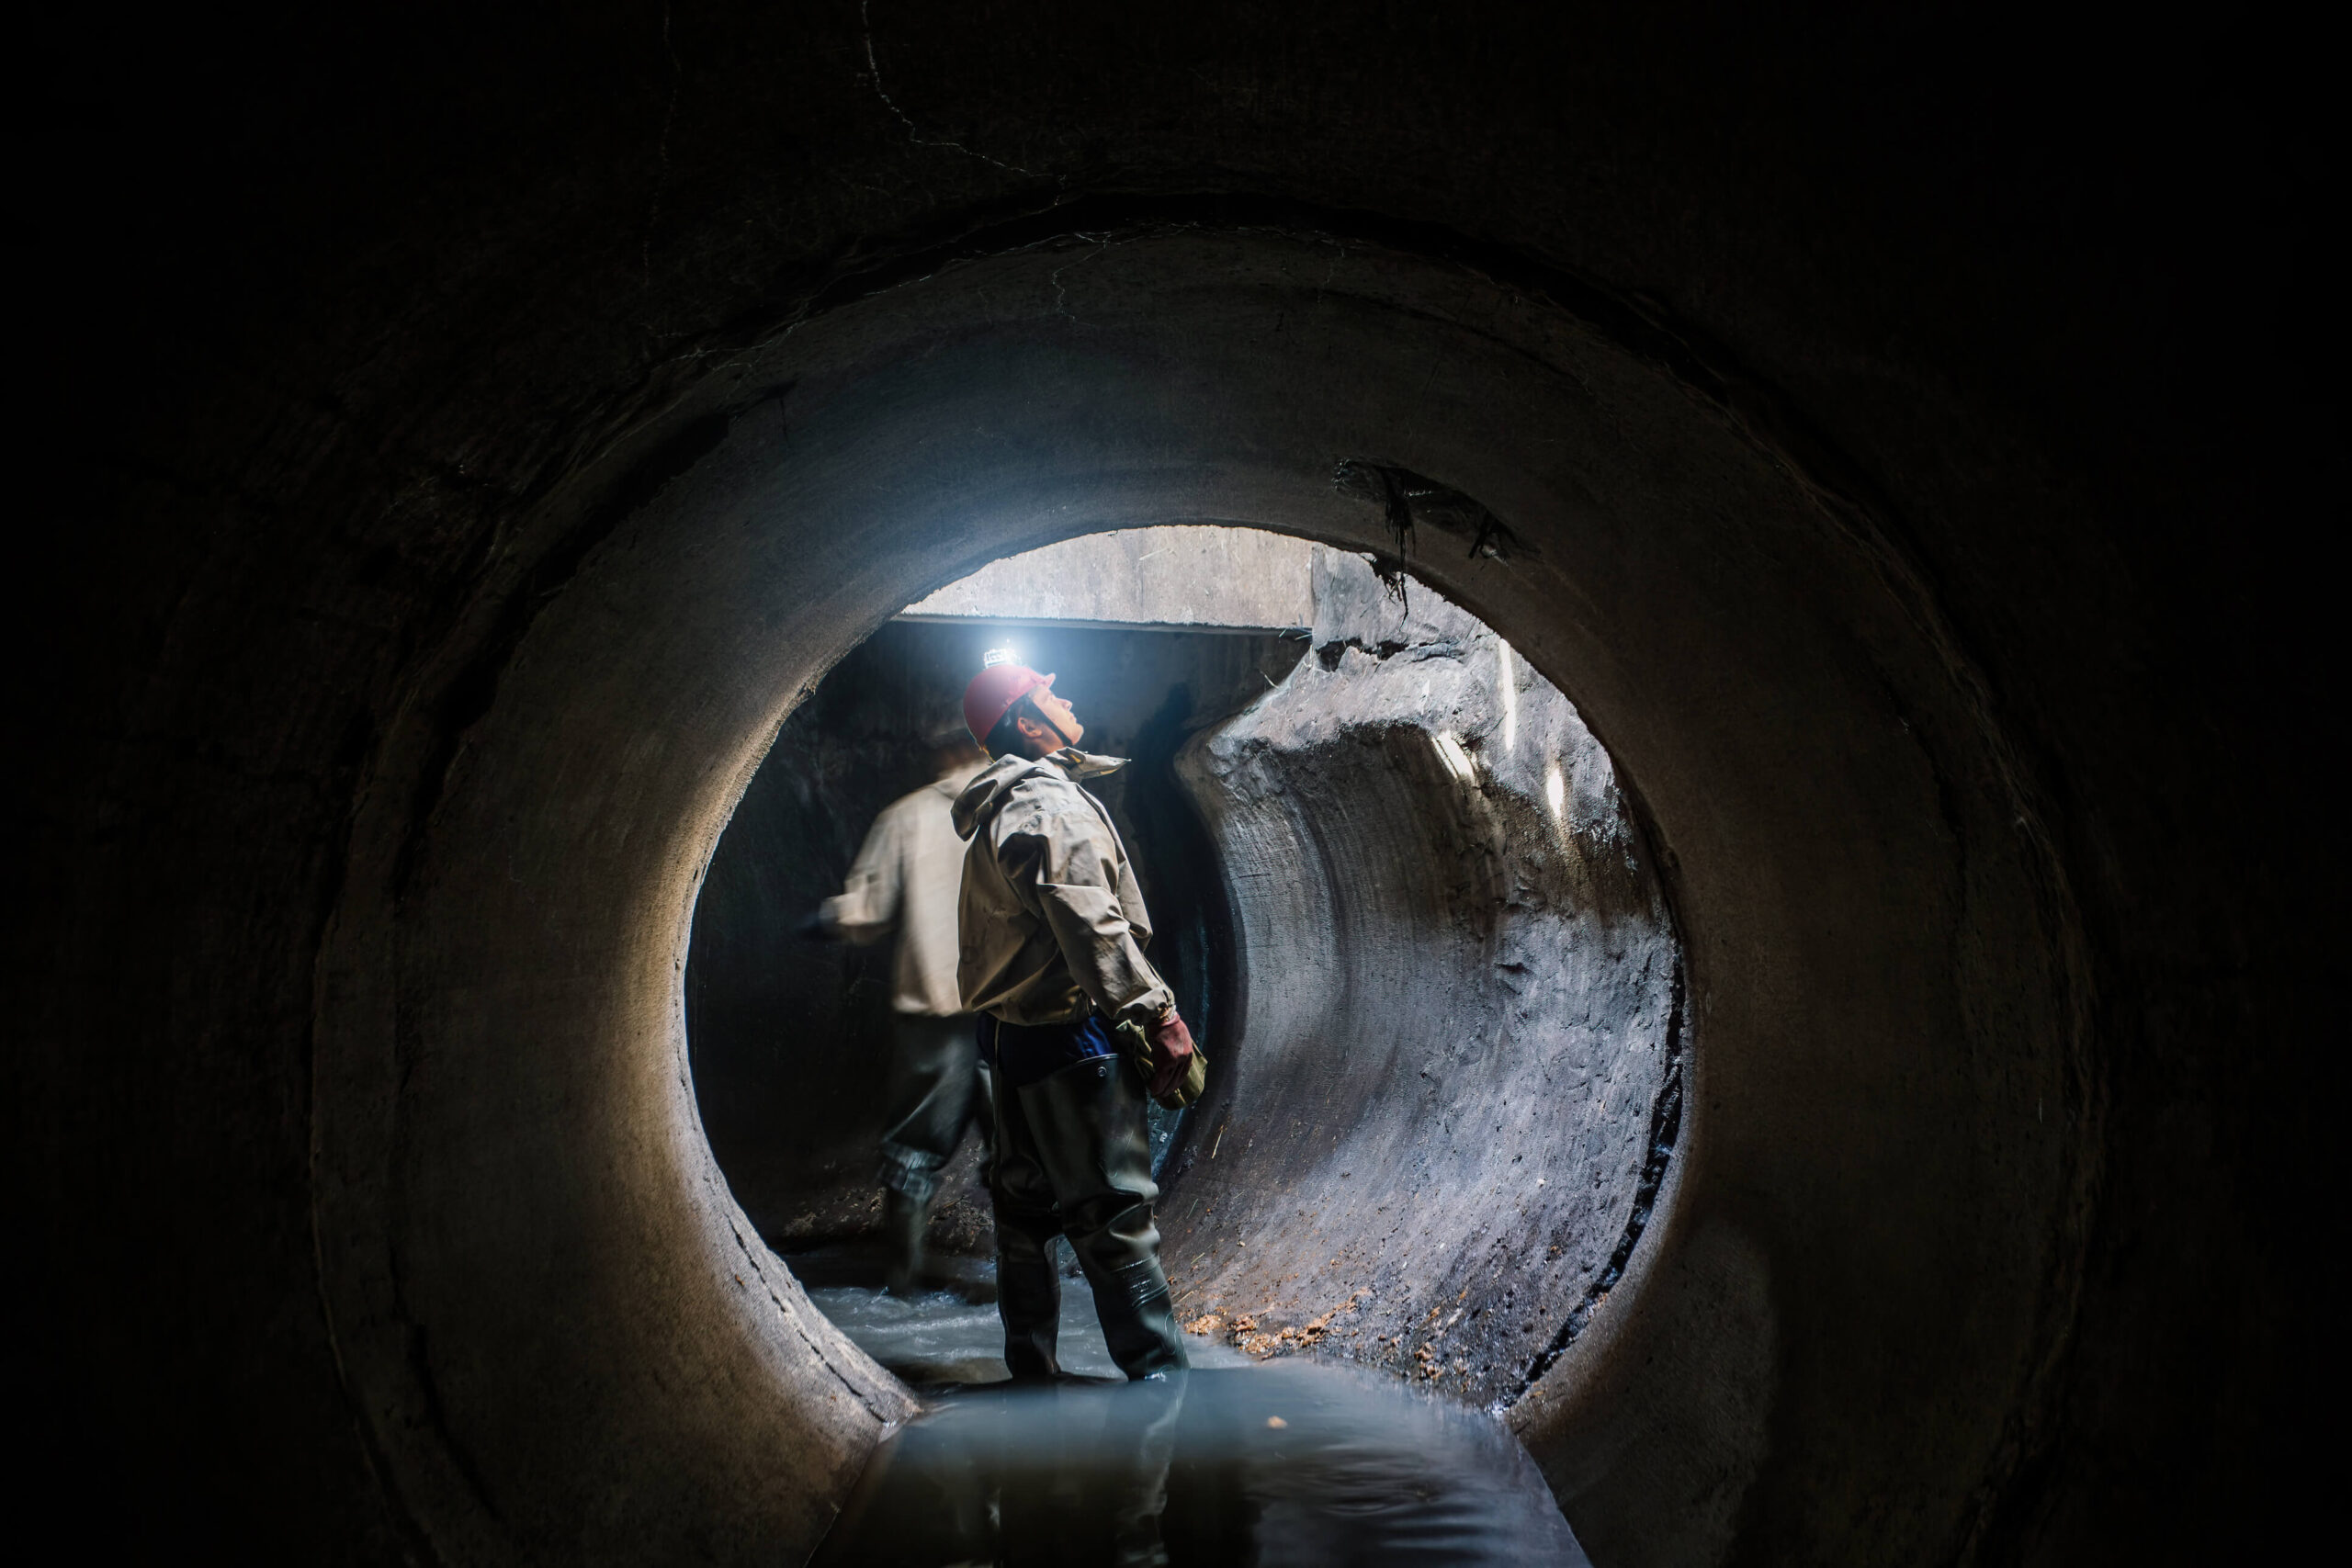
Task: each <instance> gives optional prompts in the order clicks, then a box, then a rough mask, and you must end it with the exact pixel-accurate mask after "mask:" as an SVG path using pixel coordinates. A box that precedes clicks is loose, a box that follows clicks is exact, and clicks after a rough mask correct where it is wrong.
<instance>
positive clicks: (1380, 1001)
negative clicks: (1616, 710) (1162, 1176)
mask: <svg viewBox="0 0 2352 1568" xmlns="http://www.w3.org/2000/svg"><path fill="white" fill-rule="evenodd" d="M1314 583H1315V596H1314V597H1315V604H1314V608H1315V618H1314V651H1313V654H1312V656H1311V657H1309V658H1306V659H1305V660H1300V662H1299V664H1298V666H1297V668H1296V669H1295V670H1293V671H1291V673H1290V676H1289V678H1288V679H1287V680H1285V681H1284V682H1283V684H1282V687H1281V688H1280V689H1279V690H1278V691H1275V692H1272V693H1269V694H1267V695H1266V696H1264V697H1263V698H1261V700H1260V701H1259V702H1258V703H1256V704H1255V705H1252V706H1251V707H1250V709H1249V711H1248V712H1246V713H1244V714H1242V715H1240V716H1238V717H1237V718H1235V719H1233V720H1232V721H1230V722H1229V723H1227V724H1225V725H1222V726H1220V727H1218V728H1216V729H1214V730H1211V731H1209V732H1207V733H1205V734H1204V735H1203V736H1202V737H1201V738H1200V739H1196V740H1195V741H1194V742H1193V744H1192V745H1191V746H1190V747H1188V748H1187V749H1186V750H1185V752H1184V754H1183V756H1182V769H1183V773H1184V776H1185V779H1186V781H1187V783H1188V784H1190V786H1191V788H1192V791H1193V799H1194V800H1195V801H1196V802H1197V803H1198V805H1199V807H1200V808H1201V811H1202V814H1203V816H1204V818H1205V819H1206V821H1207V822H1208V824H1209V828H1210V833H1211V836H1212V837H1213V839H1214V840H1215V841H1216V850H1217V853H1218V856H1219V859H1220V862H1221V864H1222V868H1223V871H1224V875H1225V881H1226V886H1227V889H1228V891H1229V897H1230V898H1231V901H1232V905H1233V909H1234V923H1235V927H1236V932H1237V945H1238V951H1239V953H1240V958H1241V964H1240V969H1241V973H1242V974H1243V976H1245V977H1246V986H1247V989H1246V991H1245V993H1244V996H1243V998H1241V1000H1240V1003H1239V1006H1240V1009H1241V1010H1242V1012H1243V1014H1244V1016H1243V1018H1242V1020H1241V1021H1240V1028H1239V1035H1240V1043H1241V1047H1242V1049H1241V1050H1240V1052H1239V1053H1238V1055H1235V1056H1234V1057H1232V1058H1231V1059H1230V1060H1228V1061H1225V1062H1222V1063H1220V1065H1219V1066H1220V1073H1219V1082H1218V1087H1217V1093H1216V1098H1215V1099H1214V1100H1211V1101H1209V1102H1207V1103H1206V1104H1205V1105H1204V1108H1203V1112H1202V1113H1201V1114H1200V1115H1199V1116H1198V1117H1197V1118H1196V1119H1195V1122H1194V1123H1193V1129H1192V1132H1191V1134H1190V1141H1189V1143H1188V1145H1186V1147H1185V1148H1184V1150H1183V1151H1182V1153H1181V1154H1180V1155H1179V1156H1177V1158H1176V1160H1175V1161H1174V1162H1173V1180H1172V1182H1171V1184H1170V1185H1171V1192H1170V1199H1169V1201H1168V1202H1167V1203H1166V1204H1164V1205H1163V1211H1162V1212H1163V1224H1165V1227H1166V1229H1167V1232H1168V1235H1169V1246H1170V1274H1171V1277H1172V1279H1173V1280H1174V1281H1175V1283H1176V1287H1177V1291H1178V1302H1179V1306H1180V1309H1181V1310H1182V1314H1184V1316H1185V1317H1186V1318H1187V1319H1188V1320H1189V1321H1190V1323H1191V1324H1192V1325H1193V1329H1194V1332H1196V1333H1209V1334H1216V1335H1219V1336H1224V1337H1231V1338H1232V1339H1233V1340H1234V1341H1235V1342H1236V1343H1238V1344H1240V1345H1241V1346H1243V1347H1244V1348H1247V1349H1250V1350H1251V1351H1252V1352H1254V1353H1257V1354H1260V1355H1277V1354H1283V1353H1286V1352H1289V1351H1293V1350H1299V1349H1307V1348H1315V1349H1319V1350H1321V1351H1323V1352H1325V1353H1329V1354H1337V1355H1340V1356H1343V1357H1346V1358H1348V1359H1355V1360H1362V1361H1369V1362H1373V1363H1375V1364H1380V1365H1385V1366H1388V1367H1391V1368H1393V1369H1395V1370H1396V1371H1399V1372H1401V1373H1403V1374H1405V1375H1407V1376H1408V1377H1411V1378H1413V1379H1415V1380H1416V1381H1418V1382H1425V1383H1429V1384H1432V1385H1434V1386H1436V1387H1438V1388H1441V1389H1442V1390H1444V1391H1445V1392H1446V1393H1450V1394H1453V1395H1455V1396H1457V1397H1460V1398H1463V1399H1466V1400H1468V1401H1470V1402H1472V1403H1474V1404H1482V1405H1492V1406H1495V1407H1497V1408H1508V1407H1510V1406H1512V1405H1515V1404H1518V1403H1519V1401H1520V1400H1521V1397H1522V1396H1524V1395H1527V1394H1528V1393H1530V1391H1531V1389H1532V1388H1533V1387H1535V1386H1536V1385H1537V1383H1538V1380H1539V1379H1540V1378H1541V1377H1542V1376H1543V1375H1544V1373H1545V1372H1547V1371H1550V1370H1551V1368H1552V1367H1553V1366H1554V1365H1555V1362H1556V1361H1557V1360H1558V1359H1559V1357H1560V1356H1561V1354H1562V1353H1563V1352H1564V1351H1565V1350H1566V1348H1567V1347H1568V1345H1569V1344H1570V1343H1571V1341H1572V1340H1573V1338H1574V1337H1575V1336H1576V1335H1577V1333H1578V1332H1580V1331H1581V1330H1582V1329H1583V1328H1584V1327H1585V1326H1586V1325H1587V1323H1588V1322H1589V1318H1590V1316H1591V1314H1592V1313H1593V1311H1594V1310H1595V1309H1596V1308H1597V1307H1598V1306H1599V1305H1600V1303H1602V1302H1603V1301H1604V1300H1605V1298H1606V1294H1607V1292H1608V1289H1609V1287H1611V1286H1612V1285H1614V1284H1615V1282H1616V1280H1617V1279H1618V1277H1619V1276H1620V1274H1621V1273H1622V1271H1623V1267H1624V1265H1625V1263H1626V1262H1627V1260H1628V1255H1629V1254H1630V1253H1631V1252H1632V1250H1633V1244H1634V1242H1635V1241H1636V1240H1637V1239H1638V1237H1639V1236H1640V1235H1641V1233H1642V1231H1643V1229H1644V1227H1645V1225H1646V1224H1647V1222H1648V1220H1649V1217H1650V1214H1651V1212H1652V1209H1653V1206H1654V1204H1655V1203H1656V1201H1657V1193H1658V1189H1659V1186H1660V1182H1661V1179H1663V1178H1664V1176H1665V1175H1666V1172H1667V1168H1668V1162H1667V1156H1668V1153H1669V1151H1670V1148H1671V1138H1672V1134H1673V1133H1674V1132H1675V1131H1676V1130H1678V1129H1679V1111H1680V1097H1681V1087H1682V1079H1681V1071H1680V1068H1681V1063H1680V1054H1681V1049H1682V1041H1681V1039H1680V1034H1681V1030H1682V1018H1681V1007H1682V994H1681V993H1682V972H1681V971H1682V965H1681V954H1680V951H1679V946H1678V944H1677V942H1676V940H1675V935H1674V930H1673V922H1672V920H1671V919H1670V918H1669V916H1668V911H1667V907H1666V900H1665V896H1664V894H1663V892H1662V890H1661V888H1660V886H1659V884H1658V880H1657V874H1656V871H1655V868H1654V867H1653V866H1652V864H1651V863H1650V858H1649V852H1648V850H1647V849H1646V847H1645V844H1644V842H1643V839H1642V835H1641V833H1640V831H1639V829H1637V828H1636V826H1635V824H1634V819H1633V817H1632V815H1631V813H1630V811H1629V810H1628V807H1627V804H1626V801H1625V799H1624V797H1623V795H1622V794H1621V793H1620V792H1619V790H1618V788H1617V784H1616V779H1615V774H1614V771H1613V770H1612V768H1611V765H1610V761H1609V757H1608V754H1607V753H1606V752H1605V751H1603V750H1601V748H1600V743H1599V742H1597V741H1596V740H1594V739H1593V738H1592V735H1591V733H1590V732H1589V730H1587V729H1586V728H1585V727H1584V724H1583V722H1582V721H1581V720H1580V719H1579V718H1578V717H1577V712H1576V708H1575V706H1574V705H1572V704H1570V703H1569V702H1568V700H1567V699H1566V697H1564V696H1562V695H1561V694H1560V693H1559V692H1558V690H1557V689H1555V687H1554V686H1553V685H1552V684H1551V682H1548V681H1546V680H1544V678H1543V677H1542V676H1541V675H1538V674H1537V673H1535V672H1534V671H1532V670H1531V669H1529V668H1528V666H1527V664H1526V662H1525V661H1524V660H1521V659H1518V658H1516V657H1514V655H1513V654H1512V651H1511V649H1510V647H1509V645H1508V644H1506V643H1504V642H1503V641H1502V639H1501V638H1499V637H1497V636H1496V635H1495V634H1494V633H1493V632H1492V631H1490V630H1488V629H1487V627H1485V626H1481V625H1480V624H1479V623H1478V621H1477V620H1476V618H1475V617H1473V616H1471V615H1467V614H1464V612H1463V611H1461V610H1459V609H1456V608H1455V607H1453V605H1451V604H1446V603H1445V602H1444V601H1443V600H1442V599H1441V598H1439V597H1438V596H1437V595H1436V594H1434V593H1432V592H1430V591H1429V590H1428V589H1427V588H1425V587H1422V586H1421V585H1419V584H1418V583H1412V582H1409V581H1405V580H1400V581H1398V582H1397V585H1396V587H1395V588H1394V589H1392V588H1391V587H1390V586H1389V585H1388V584H1386V583H1384V582H1383V581H1382V580H1381V579H1380V578H1378V577H1375V576H1374V572H1373V570H1372V568H1371V566H1370V565H1368V564H1367V563H1366V562H1365V560H1364V559H1363V558H1361V557H1358V556H1355V555H1351V554H1348V553H1346V552H1342V551H1338V550H1331V549H1326V548H1323V547H1317V548H1316V551H1315V574H1314ZM1660 1134H1663V1135H1662V1136H1661V1135H1660ZM1536 1397H1538V1398H1541V1397H1542V1396H1541V1394H1540V1393H1537V1394H1536Z"/></svg>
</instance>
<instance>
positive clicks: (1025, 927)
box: [953, 747, 1175, 1024]
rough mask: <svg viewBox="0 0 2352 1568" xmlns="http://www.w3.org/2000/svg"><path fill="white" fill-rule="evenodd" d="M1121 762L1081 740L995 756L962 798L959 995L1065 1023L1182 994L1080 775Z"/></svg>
mask: <svg viewBox="0 0 2352 1568" xmlns="http://www.w3.org/2000/svg"><path fill="white" fill-rule="evenodd" d="M1124 765H1125V760H1124V759H1122V758H1117V757H1094V756H1089V755H1088V754H1087V753H1085V752H1083V751H1080V750H1078V749H1077V748H1075V747H1070V748H1067V749H1065V750H1060V751H1057V752H1055V753H1054V754H1053V755H1052V756H1050V757H1046V758H1044V759H1042V760H1040V761H1031V760H1029V759H1027V758H1024V757H999V758H998V759H997V760H996V761H993V762H990V763H989V765H988V766H987V767H985V768H982V769H981V770H980V772H979V774H978V777H976V778H974V779H973V780H972V782H971V783H970V784H967V785H966V786H965V789H964V793H963V794H962V795H960V796H958V797H957V798H956V809H955V813H954V818H953V820H954V822H955V825H956V832H958V833H960V834H962V835H963V836H964V837H965V838H967V839H968V840H971V842H970V845H969V847H967V849H966V850H965V852H964V889H963V897H962V899H961V900H960V903H959V919H958V925H959V927H960V931H961V954H960V958H959V961H958V963H957V965H956V979H957V982H958V985H959V987H960V988H961V990H962V994H963V1001H964V1006H965V1007H966V1008H967V1009H969V1010H972V1011H974V1012H987V1013H992V1014H994V1015H995V1016H996V1017H997V1018H999V1019H1001V1020H1002V1021H1005V1022H1006V1023H1022V1024H1036V1023H1062V1022H1067V1021H1070V1020H1072V1019H1077V1018H1082V1017H1084V1016H1085V1015H1086V1013H1087V1012H1088V1011H1089V1010H1090V1009H1092V1010H1100V1011H1102V1012H1103V1014H1104V1015H1105V1016H1107V1017H1109V1018H1112V1019H1114V1020H1118V1021H1129V1020H1132V1021H1135V1022H1137V1023H1148V1022H1149V1021H1151V1020H1153V1019H1155V1018H1157V1017H1159V1014H1160V1013H1161V1012H1163V1011H1165V1010H1167V1009H1169V1008H1170V1007H1172V1006H1174V1005H1175V997H1174V996H1173V995H1172V994H1171V993H1170V991H1169V989H1168V987H1167V985H1166V983H1165V982H1163V981H1162V980H1161V979H1160V977H1159V971H1158V970H1156V969H1154V968H1153V967H1152V966H1151V964H1150V963H1149V962H1148V960H1147V959H1146V958H1145V957H1144V955H1143V950H1144V946H1145V944H1146V943H1148V942H1150V941H1151V916H1150V915H1149V913H1148V912H1147V911H1146V910H1145V908H1144V906H1143V890H1142V889H1141V888H1139V887H1137V886H1136V877H1135V872H1134V871H1133V869H1132V868H1130V867H1129V865H1128V863H1127V850H1126V846H1125V844H1123V843H1121V842H1120V841H1119V830H1118V829H1116V828H1114V827H1113V826H1112V824H1111V814H1110V813H1109V812H1108V811H1106V810H1104V809H1103V803H1102V802H1101V801H1099V800H1097V799H1095V798H1094V797H1093V796H1092V795H1089V794H1088V793H1087V792H1086V791H1085V790H1083V789H1081V788H1080V787H1079V783H1078V781H1079V780H1080V779H1083V778H1093V777H1097V776H1099V775H1101V774H1103V773H1109V772H1111V771H1112V770H1113V769H1114V768H1118V767H1122V766H1124Z"/></svg>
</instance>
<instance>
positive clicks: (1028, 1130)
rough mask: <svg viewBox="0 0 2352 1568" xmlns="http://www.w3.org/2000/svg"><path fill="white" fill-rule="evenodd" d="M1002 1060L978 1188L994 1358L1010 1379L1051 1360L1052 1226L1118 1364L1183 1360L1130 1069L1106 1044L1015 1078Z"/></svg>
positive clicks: (1138, 1087)
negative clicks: (986, 1223) (990, 1213)
mask: <svg viewBox="0 0 2352 1568" xmlns="http://www.w3.org/2000/svg"><path fill="white" fill-rule="evenodd" d="M981 1027H982V1029H983V1030H984V1031H989V1032H999V1031H1001V1033H1002V1034H1028V1035H1040V1034H1045V1033H1047V1032H1049V1031H1050V1032H1069V1033H1071V1034H1073V1035H1076V1034H1080V1033H1091V1034H1092V1035H1096V1036H1103V1029H1102V1025H1101V1023H1100V1021H1096V1020H1087V1021H1081V1022H1080V1023H1075V1024H1067V1025H1046V1026H1044V1027H1041V1028H1038V1029H1034V1030H1016V1029H1014V1028H1012V1026H1007V1025H999V1024H997V1023H996V1021H994V1020H988V1021H984V1022H983V1023H982V1025H981ZM1090 1043H1091V1042H1090ZM1103 1043H1104V1045H1105V1046H1106V1047H1107V1036H1104V1040H1103ZM988 1054H989V1055H996V1053H995V1052H994V1051H991V1052H989V1053H988ZM1004 1067H1005V1063H1004V1062H1003V1061H1002V1060H1000V1061H999V1064H998V1071H997V1073H996V1075H995V1077H994V1081H993V1085H992V1090H993V1093H992V1098H993V1100H994V1101H995V1110H996V1148H995V1158H994V1161H993V1163H992V1164H991V1165H990V1167H989V1196H990V1197H991V1198H992V1199H993V1200H994V1201H995V1206H996V1246H997V1265H996V1268H997V1274H996V1277H997V1311H998V1313H999V1314H1000V1315H1001V1317H1002V1318H1003V1320H1004V1341H1005V1351H1004V1359H1005V1365H1006V1366H1007V1367H1008V1368H1009V1369H1010V1370H1011V1371H1012V1375H1013V1376H1014V1377H1015V1378H1019V1379H1043V1378H1051V1377H1054V1376H1056V1375H1057V1374H1058V1373H1059V1372H1060V1371H1061V1363H1060V1360H1059V1359H1057V1356H1056V1354H1055V1351H1056V1346H1057V1337H1058V1330H1059V1327H1060V1324H1061V1279H1060V1276H1059V1275H1058V1274H1057V1271H1056V1270H1055V1268H1054V1262H1053V1254H1052V1252H1051V1250H1050V1249H1051V1246H1052V1243H1053V1239H1054V1236H1055V1235H1056V1234H1057V1233H1058V1234H1060V1235H1067V1236H1069V1240H1070V1247H1071V1249H1072V1250H1073V1251H1075V1252H1076V1253H1077V1254H1078V1262H1079V1267H1080V1269H1082V1270H1084V1272H1085V1275H1086V1282H1087V1284H1088V1286H1089V1287H1090V1288H1091V1290H1092V1291H1093V1292H1094V1311H1095V1314H1096V1316H1097V1317H1099V1318H1100V1319H1101V1320H1102V1323H1103V1339H1104V1340H1105V1341H1106V1342H1107V1343H1108V1344H1109V1346H1110V1349H1111V1359H1113V1360H1114V1361H1116V1362H1117V1363H1118V1365H1119V1370H1120V1371H1123V1372H1125V1373H1126V1374H1127V1376H1128V1377H1130V1378H1145V1377H1149V1376H1150V1375H1152V1374H1153V1373H1155V1372H1163V1371H1177V1370H1179V1369H1181V1368H1182V1367H1183V1365H1184V1364H1185V1363H1184V1345H1183V1337H1182V1335H1181V1334H1180V1333H1179V1332H1178V1330H1177V1327H1176V1308H1175V1303H1174V1302H1173V1301H1171V1300H1170V1296H1169V1292H1168V1277H1167V1275H1165V1274H1164V1273H1162V1272H1161V1271H1160V1267H1159V1229H1158V1227H1157V1226H1155V1225H1154V1224H1153V1223H1152V1213H1151V1205H1152V1201H1153V1200H1154V1199H1156V1198H1158V1197H1159V1188H1158V1187H1157V1186H1156V1185H1154V1184H1153V1182H1152V1179H1151V1149H1150V1144H1149V1141H1148V1134H1147V1133H1146V1130H1145V1121H1144V1102H1145V1093H1144V1084H1143V1079H1142V1077H1141V1075H1140V1074H1139V1072H1138V1071H1137V1069H1136V1066H1135V1065H1134V1064H1133V1063H1132V1062H1130V1061H1129V1060H1128V1059H1127V1058H1126V1057H1125V1056H1124V1055H1119V1054H1118V1053H1116V1052H1114V1051H1109V1050H1107V1048H1106V1049H1105V1050H1104V1054H1103V1055H1094V1056H1089V1057H1085V1058H1083V1059H1080V1060H1079V1061H1076V1062H1074V1063H1072V1064H1070V1065H1069V1066H1062V1067H1058V1068H1057V1069H1056V1070H1054V1071H1052V1072H1050V1073H1047V1074H1046V1075H1045V1076H1044V1077H1040V1078H1038V1079H1036V1080H1035V1081H1034V1082H1030V1083H1025V1084H1018V1085H1016V1084H1014V1083H1012V1081H1011V1077H1019V1076H1021V1075H1019V1074H1017V1073H1016V1074H1013V1075H1010V1076H1008V1074H1007V1073H1006V1072H1005V1070H1004Z"/></svg>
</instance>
